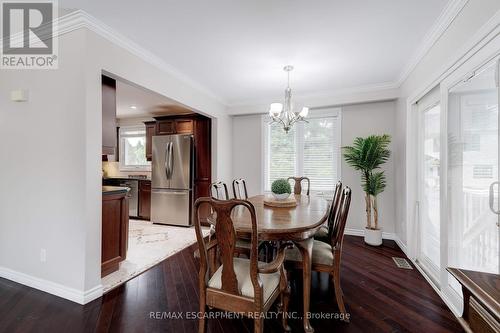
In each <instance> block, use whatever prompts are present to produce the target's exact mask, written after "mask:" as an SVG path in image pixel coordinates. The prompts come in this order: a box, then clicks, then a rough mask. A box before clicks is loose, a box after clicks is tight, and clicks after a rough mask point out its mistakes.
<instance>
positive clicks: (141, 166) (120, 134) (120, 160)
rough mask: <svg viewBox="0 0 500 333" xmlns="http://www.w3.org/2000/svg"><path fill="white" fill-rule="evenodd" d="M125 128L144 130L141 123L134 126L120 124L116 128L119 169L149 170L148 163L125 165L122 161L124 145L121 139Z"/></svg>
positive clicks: (123, 158) (123, 159)
mask: <svg viewBox="0 0 500 333" xmlns="http://www.w3.org/2000/svg"><path fill="white" fill-rule="evenodd" d="M126 130H127V131H130V130H144V131H145V126H141V125H136V126H122V127H120V129H119V130H118V144H119V147H120V156H119V165H120V171H146V172H149V171H151V164H149V165H137V166H127V165H124V161H125V146H124V144H123V140H122V131H126ZM144 133H145V132H144ZM145 135H146V134H144V136H145Z"/></svg>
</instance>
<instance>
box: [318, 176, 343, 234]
mask: <svg viewBox="0 0 500 333" xmlns="http://www.w3.org/2000/svg"><path fill="white" fill-rule="evenodd" d="M341 195H342V182H341V181H340V180H339V181H338V182H337V184H336V185H335V191H334V192H333V198H332V203H331V205H330V212H329V214H333V216H335V215H336V214H337V212H338V209H339V203H340V197H341ZM330 221H334V219H329V220H328V221H327V223H326V225H323V226H321V228H319V229H318V231H316V233H315V234H314V239H317V240H319V241H322V242H326V243H330V238H331V237H330V236H329V230H331V229H332V224H331V223H330Z"/></svg>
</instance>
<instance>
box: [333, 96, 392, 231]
mask: <svg viewBox="0 0 500 333" xmlns="http://www.w3.org/2000/svg"><path fill="white" fill-rule="evenodd" d="M395 118H396V103H395V102H394V101H392V102H380V103H366V104H357V105H349V106H345V107H343V108H342V146H347V145H351V144H352V142H353V141H354V138H356V137H366V136H368V135H372V134H379V135H380V134H389V135H391V136H392V138H393V142H392V143H391V145H390V147H389V149H391V151H392V156H391V158H390V159H389V161H388V162H387V163H386V164H384V166H383V170H385V175H386V177H387V188H386V190H385V191H384V192H383V193H381V194H380V196H379V198H378V204H379V223H380V226H381V227H382V231H383V232H386V233H394V232H395V216H396V200H395V199H396V198H395V184H394V181H395V170H394V160H395V159H397V158H398V151H397V150H396V149H395V147H396V145H395V144H394V135H395V131H396V128H395V125H396V119H395ZM342 182H343V183H344V184H345V185H348V186H350V187H351V189H352V199H351V208H350V209H349V218H348V222H347V228H352V229H357V230H363V229H364V227H365V225H366V214H365V199H364V194H363V191H362V189H361V179H360V175H359V173H358V172H356V171H354V170H353V169H352V168H351V167H349V166H348V165H347V164H346V163H345V162H344V160H343V159H342Z"/></svg>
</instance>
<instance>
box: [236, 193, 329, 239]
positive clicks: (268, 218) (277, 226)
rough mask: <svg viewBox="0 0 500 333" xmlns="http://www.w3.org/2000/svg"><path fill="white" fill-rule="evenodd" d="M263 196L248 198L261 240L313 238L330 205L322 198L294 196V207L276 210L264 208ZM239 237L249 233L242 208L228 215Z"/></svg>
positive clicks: (248, 222)
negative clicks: (252, 207) (295, 202)
mask: <svg viewBox="0 0 500 333" xmlns="http://www.w3.org/2000/svg"><path fill="white" fill-rule="evenodd" d="M265 196H266V195H257V196H254V197H250V198H249V199H248V201H250V202H251V203H252V204H253V205H254V207H255V213H256V216H257V230H258V233H259V239H260V240H301V239H305V238H308V237H312V236H313V235H314V233H315V232H316V230H317V229H318V228H319V227H320V226H321V225H322V224H323V223H324V222H325V221H326V219H327V215H328V206H329V203H328V201H327V200H326V199H325V198H324V197H319V196H313V195H311V196H306V195H295V199H296V200H297V206H296V207H290V208H277V207H269V206H265V205H264V198H265ZM231 218H232V219H233V223H234V228H235V230H236V232H237V233H238V235H240V236H245V235H248V234H249V233H251V231H252V225H251V220H250V213H249V212H248V210H247V209H246V208H244V207H235V209H234V210H233V213H232V215H231Z"/></svg>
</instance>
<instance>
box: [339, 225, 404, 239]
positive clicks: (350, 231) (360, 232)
mask: <svg viewBox="0 0 500 333" xmlns="http://www.w3.org/2000/svg"><path fill="white" fill-rule="evenodd" d="M344 234H345V235H351V236H360V237H364V236H365V231H364V229H355V228H345V231H344ZM382 239H389V240H396V234H395V233H393V232H383V231H382Z"/></svg>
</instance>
